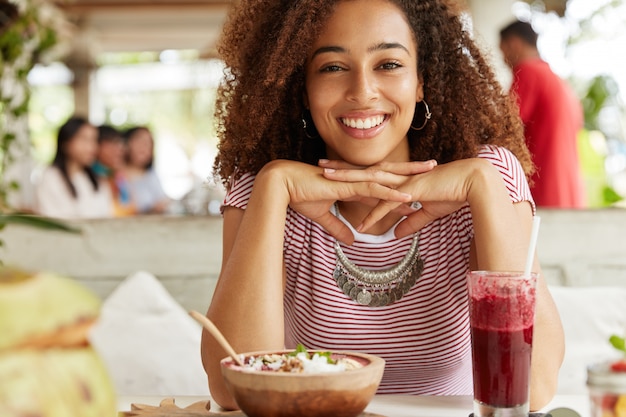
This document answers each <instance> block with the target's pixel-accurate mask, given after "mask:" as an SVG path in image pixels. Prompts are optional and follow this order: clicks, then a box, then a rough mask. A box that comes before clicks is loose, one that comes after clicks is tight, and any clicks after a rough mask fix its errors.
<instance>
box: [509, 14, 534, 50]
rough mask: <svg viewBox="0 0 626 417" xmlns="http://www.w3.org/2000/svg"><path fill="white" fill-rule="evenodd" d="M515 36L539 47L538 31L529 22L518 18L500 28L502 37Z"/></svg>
mask: <svg viewBox="0 0 626 417" xmlns="http://www.w3.org/2000/svg"><path fill="white" fill-rule="evenodd" d="M513 36H516V37H518V38H520V39H521V40H523V41H524V42H526V43H527V44H529V45H530V46H533V47H535V48H536V47H537V38H538V35H537V32H535V30H534V29H533V27H532V25H531V24H530V23H528V22H523V21H521V20H516V21H514V22H513V23H510V24H509V25H507V26H505V27H504V28H502V30H500V39H502V40H505V39H509V38H511V37H513Z"/></svg>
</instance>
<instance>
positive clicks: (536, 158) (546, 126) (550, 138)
mask: <svg viewBox="0 0 626 417" xmlns="http://www.w3.org/2000/svg"><path fill="white" fill-rule="evenodd" d="M537 38H538V35H537V33H536V32H535V31H534V30H533V28H532V25H531V24H530V23H528V22H522V21H514V22H513V23H511V24H509V25H507V26H506V27H505V28H503V29H502V30H501V31H500V50H501V51H502V54H503V56H504V60H505V62H506V63H507V65H508V66H509V67H510V68H511V69H512V71H513V83H512V85H511V95H512V96H513V98H514V99H515V100H516V101H517V104H518V106H519V110H520V116H521V118H522V122H523V123H524V135H525V137H526V143H527V145H528V148H529V149H530V152H531V154H532V158H533V162H534V164H535V165H536V168H537V169H536V171H535V173H534V174H533V176H532V177H531V179H530V185H531V192H532V195H533V198H534V199H535V203H536V204H537V206H539V207H550V208H583V207H585V206H586V201H585V198H586V197H585V189H584V183H583V177H582V169H581V167H580V162H579V156H578V133H579V132H580V130H581V129H582V128H583V123H584V120H583V111H582V106H581V104H580V101H579V100H578V98H577V97H576V95H575V93H574V92H573V90H572V89H571V88H570V86H569V85H568V84H567V83H566V82H565V81H564V80H562V79H561V78H560V77H559V76H558V75H556V74H555V73H554V72H553V71H552V69H551V68H550V66H549V65H548V63H547V62H545V61H544V60H542V59H541V57H540V55H539V51H538V49H537Z"/></svg>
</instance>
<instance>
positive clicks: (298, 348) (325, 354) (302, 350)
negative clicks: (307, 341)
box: [287, 343, 337, 365]
mask: <svg viewBox="0 0 626 417" xmlns="http://www.w3.org/2000/svg"><path fill="white" fill-rule="evenodd" d="M298 353H306V358H307V359H311V357H312V355H311V354H310V353H309V351H308V350H307V348H306V347H304V345H303V344H302V343H298V345H297V346H296V350H294V351H293V352H290V353H288V354H287V356H297V355H298ZM317 354H318V355H319V356H321V357H324V358H326V362H327V363H330V364H331V365H334V364H336V363H337V361H335V360H333V359H332V357H331V353H330V352H317Z"/></svg>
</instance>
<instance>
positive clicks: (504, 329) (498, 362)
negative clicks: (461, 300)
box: [467, 271, 537, 417]
mask: <svg viewBox="0 0 626 417" xmlns="http://www.w3.org/2000/svg"><path fill="white" fill-rule="evenodd" d="M467 283H468V290H469V307H470V326H471V335H472V364H473V375H474V417H527V416H528V412H529V398H528V397H529V388H530V354H531V348H532V341H533V322H534V318H535V288H536V283H537V275H536V274H531V275H530V276H524V274H523V273H522V272H494V271H471V272H469V273H468V276H467Z"/></svg>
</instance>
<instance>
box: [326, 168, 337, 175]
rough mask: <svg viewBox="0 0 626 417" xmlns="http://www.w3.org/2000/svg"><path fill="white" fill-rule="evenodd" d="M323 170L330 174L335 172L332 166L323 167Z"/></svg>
mask: <svg viewBox="0 0 626 417" xmlns="http://www.w3.org/2000/svg"><path fill="white" fill-rule="evenodd" d="M324 172H326V173H328V174H332V173H333V172H335V170H334V169H332V168H324Z"/></svg>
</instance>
